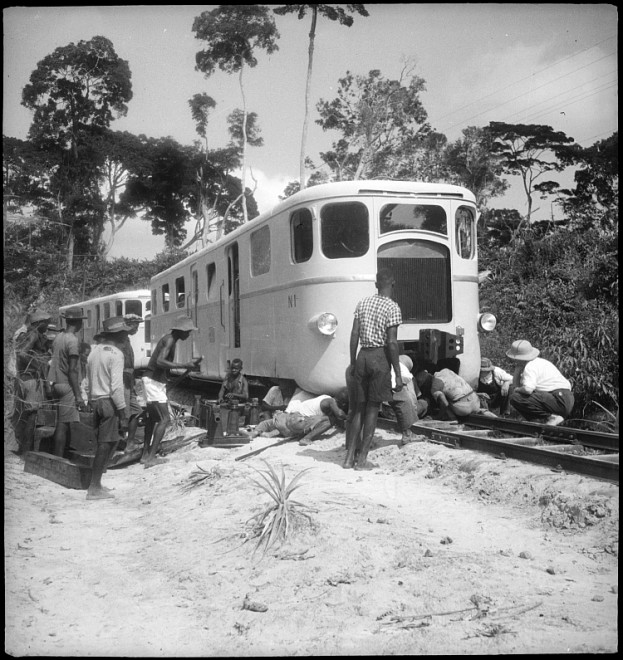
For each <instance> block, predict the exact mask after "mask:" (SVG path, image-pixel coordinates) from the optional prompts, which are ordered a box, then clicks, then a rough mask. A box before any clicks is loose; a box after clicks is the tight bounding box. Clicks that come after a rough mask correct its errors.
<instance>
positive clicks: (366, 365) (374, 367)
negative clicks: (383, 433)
mask: <svg viewBox="0 0 623 660" xmlns="http://www.w3.org/2000/svg"><path fill="white" fill-rule="evenodd" d="M394 285H395V280H394V275H393V273H392V272H391V271H390V270H389V269H387V268H381V269H380V270H379V271H378V273H377V275H376V288H377V290H378V293H376V294H375V295H373V296H368V297H367V298H363V299H362V300H360V301H359V303H357V307H356V308H355V318H354V320H353V327H352V329H351V334H350V373H349V378H352V384H351V385H350V387H349V390H350V392H351V396H352V397H353V398H354V399H355V400H354V401H351V402H350V404H349V405H353V407H354V412H353V415H352V417H349V422H348V424H347V426H346V433H347V437H346V446H347V450H346V459H345V460H344V468H353V467H354V468H355V469H357V470H364V469H366V460H367V457H368V451H369V450H370V445H371V444H372V438H373V437H374V432H375V430H376V423H377V419H378V414H379V410H380V408H381V404H382V403H383V401H391V400H392V398H393V395H392V381H391V367H393V368H394V373H395V374H396V387H395V389H394V391H395V392H400V391H401V390H402V388H403V386H404V384H403V382H402V376H401V375H400V361H399V353H398V326H399V325H400V324H401V323H402V313H401V311H400V307H399V306H398V304H397V303H396V302H395V301H394V300H393V299H392V293H393V289H394ZM359 345H361V350H360V351H359V353H357V348H358V347H359ZM362 427H363V431H362Z"/></svg>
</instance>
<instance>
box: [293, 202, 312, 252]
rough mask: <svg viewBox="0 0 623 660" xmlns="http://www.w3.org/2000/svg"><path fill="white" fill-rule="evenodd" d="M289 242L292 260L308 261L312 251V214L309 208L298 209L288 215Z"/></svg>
mask: <svg viewBox="0 0 623 660" xmlns="http://www.w3.org/2000/svg"><path fill="white" fill-rule="evenodd" d="M290 242H291V244H292V261H294V263H295V264H301V263H303V262H305V261H309V260H310V259H311V256H312V252H313V251H314V234H313V230H312V214H311V211H310V210H309V209H298V210H297V211H294V213H293V214H292V215H291V216H290Z"/></svg>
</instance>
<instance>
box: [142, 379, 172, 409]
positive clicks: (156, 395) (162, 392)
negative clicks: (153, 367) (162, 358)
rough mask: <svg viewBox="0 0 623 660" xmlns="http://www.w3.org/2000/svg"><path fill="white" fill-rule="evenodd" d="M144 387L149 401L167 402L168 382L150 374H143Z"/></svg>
mask: <svg viewBox="0 0 623 660" xmlns="http://www.w3.org/2000/svg"><path fill="white" fill-rule="evenodd" d="M141 380H142V381H143V389H144V390H145V399H146V401H147V403H167V402H168V400H169V399H168V398H167V384H166V383H161V382H159V381H157V380H153V378H150V377H149V376H143V378H141Z"/></svg>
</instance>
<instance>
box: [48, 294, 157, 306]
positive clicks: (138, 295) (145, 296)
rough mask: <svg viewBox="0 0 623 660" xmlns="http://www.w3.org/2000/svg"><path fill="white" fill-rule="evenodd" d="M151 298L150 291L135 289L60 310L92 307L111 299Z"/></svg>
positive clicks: (89, 299) (88, 300)
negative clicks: (85, 306) (81, 306)
mask: <svg viewBox="0 0 623 660" xmlns="http://www.w3.org/2000/svg"><path fill="white" fill-rule="evenodd" d="M141 296H142V297H143V298H150V297H151V292H150V290H149V289H135V290H133V291H118V292H116V293H109V294H108V295H106V296H99V297H98V298H88V299H87V300H81V301H80V302H75V303H71V304H70V305H61V306H60V307H59V309H69V308H70V307H80V305H86V304H87V303H88V304H89V305H92V304H94V303H100V302H106V301H107V300H110V299H111V298H138V297H141Z"/></svg>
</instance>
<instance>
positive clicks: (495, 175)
mask: <svg viewBox="0 0 623 660" xmlns="http://www.w3.org/2000/svg"><path fill="white" fill-rule="evenodd" d="M444 160H445V163H446V166H447V169H448V175H449V177H448V178H449V179H450V180H451V181H453V182H455V183H457V184H459V185H462V186H465V187H466V188H467V189H468V190H471V191H472V192H473V193H474V195H476V203H477V204H478V207H479V208H480V209H481V210H482V209H483V208H485V207H486V206H487V202H488V201H489V199H491V197H496V196H498V195H502V194H503V193H504V192H505V191H506V190H507V189H508V181H506V180H505V179H502V178H501V174H502V165H501V162H500V157H499V156H496V155H494V154H493V136H492V135H491V133H490V132H489V131H488V130H487V129H485V128H480V127H478V126H468V127H467V128H464V129H463V137H462V138H459V139H458V140H456V141H455V142H453V143H452V144H450V145H448V146H447V147H446V149H445V153H444Z"/></svg>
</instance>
